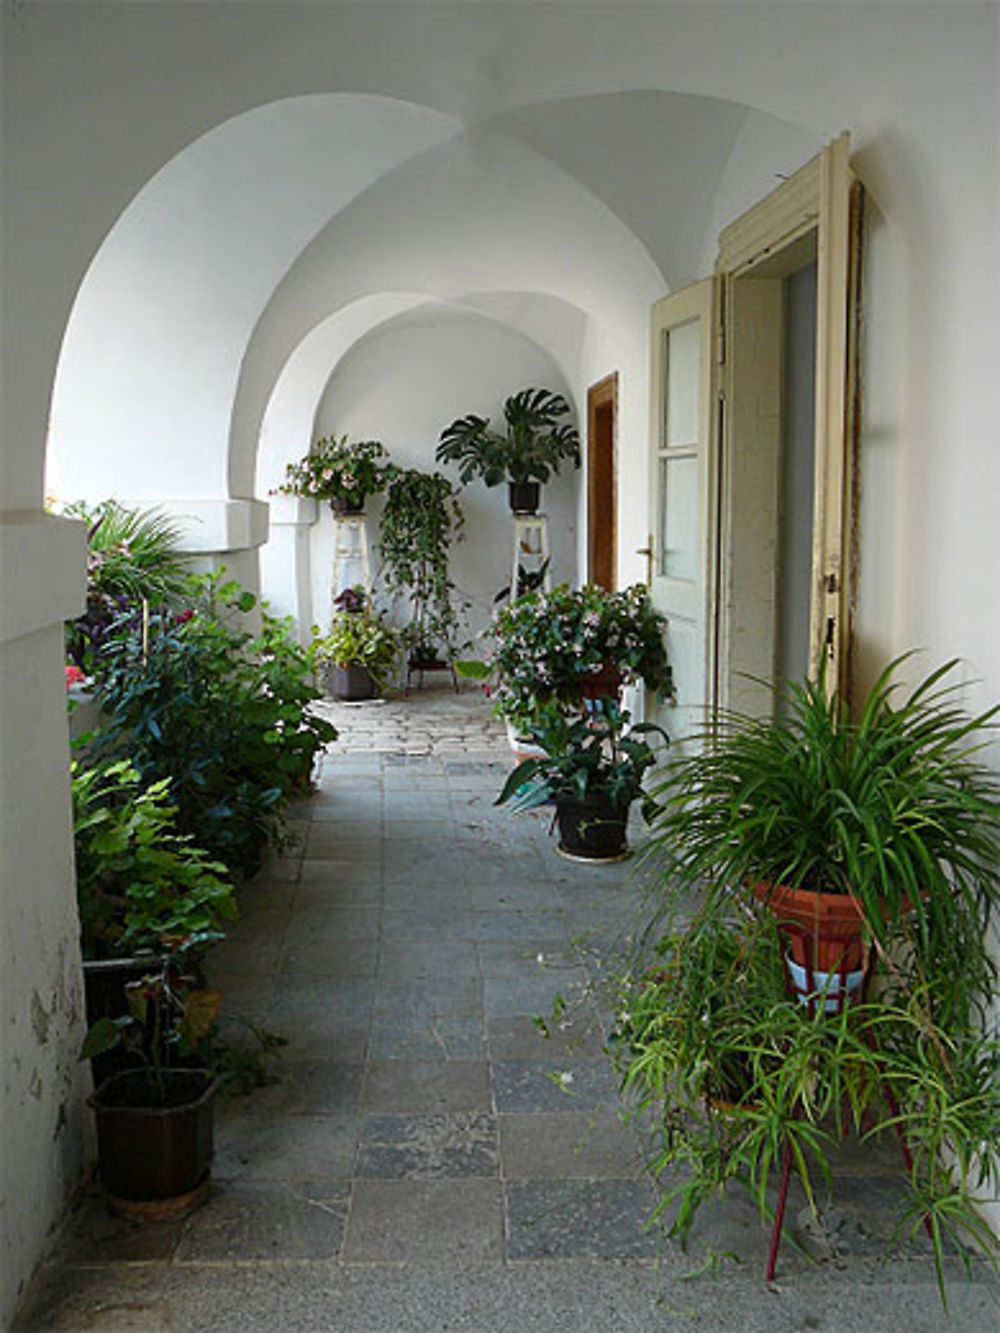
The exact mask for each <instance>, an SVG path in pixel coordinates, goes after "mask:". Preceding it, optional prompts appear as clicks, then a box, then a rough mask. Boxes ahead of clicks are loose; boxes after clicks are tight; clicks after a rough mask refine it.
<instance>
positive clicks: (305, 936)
mask: <svg viewBox="0 0 1000 1333" xmlns="http://www.w3.org/2000/svg"><path fill="white" fill-rule="evenodd" d="M379 926H380V914H379V910H378V908H377V907H375V906H374V905H371V904H369V905H368V906H365V907H341V906H340V904H339V903H338V904H334V905H333V906H331V907H324V906H323V905H322V904H316V903H315V902H311V903H310V904H309V905H308V906H307V907H303V909H302V911H301V912H297V913H296V914H295V918H294V920H293V921H292V923H291V924H290V925H289V927H288V930H287V931H286V933H285V945H286V947H287V948H295V947H296V945H299V944H301V943H305V942H307V941H310V940H314V939H316V938H317V937H318V936H323V937H324V938H326V939H344V940H365V939H374V938H376V937H377V936H378V933H379Z"/></svg>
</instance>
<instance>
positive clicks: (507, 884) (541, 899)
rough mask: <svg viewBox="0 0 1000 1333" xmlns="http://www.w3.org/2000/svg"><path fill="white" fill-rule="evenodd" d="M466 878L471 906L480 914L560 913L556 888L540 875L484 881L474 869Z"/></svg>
mask: <svg viewBox="0 0 1000 1333" xmlns="http://www.w3.org/2000/svg"><path fill="white" fill-rule="evenodd" d="M468 878H469V884H470V886H471V889H470V892H471V898H472V906H473V907H475V908H476V909H477V910H479V911H495V912H502V911H519V912H523V911H529V912H531V911H559V910H560V909H561V908H562V907H563V902H562V899H561V898H560V896H559V894H558V893H557V892H556V890H555V888H554V887H553V886H552V885H551V884H549V883H548V882H547V881H546V880H545V879H544V878H542V877H541V876H536V877H535V878H534V879H527V880H516V879H510V880H500V879H497V880H492V881H483V880H482V879H481V878H480V877H479V875H478V872H477V870H476V869H475V868H474V867H473V868H471V869H470V870H469V872H468Z"/></svg>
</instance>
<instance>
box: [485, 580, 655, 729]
mask: <svg viewBox="0 0 1000 1333" xmlns="http://www.w3.org/2000/svg"><path fill="white" fill-rule="evenodd" d="M665 630H666V620H665V619H664V617H663V616H661V615H660V613H659V612H658V611H656V610H655V609H654V607H653V605H652V603H651V601H650V600H649V593H648V591H647V590H646V588H645V587H644V586H643V585H642V584H638V583H637V584H635V585H634V586H633V587H630V588H625V589H623V590H622V591H620V592H607V591H606V590H605V589H604V588H598V587H596V586H594V585H587V586H586V587H583V588H579V589H572V588H570V587H569V585H568V584H565V583H563V584H560V585H559V586H558V587H556V588H553V589H552V590H551V592H544V591H538V592H533V593H528V594H527V595H526V596H523V597H518V598H517V599H516V600H515V601H512V602H510V603H509V604H508V605H507V606H505V607H503V608H502V609H501V610H499V611H498V612H497V614H496V615H495V617H494V619H493V623H492V626H491V628H490V633H491V635H492V638H493V651H492V654H491V656H490V659H489V661H487V662H476V661H467V662H462V663H460V664H459V669H460V670H461V671H462V672H463V674H465V675H468V676H471V677H473V678H477V679H480V680H484V681H488V682H489V688H490V692H491V695H492V698H493V701H494V706H495V708H496V712H497V713H498V715H499V716H501V717H504V718H506V719H507V720H508V721H509V722H511V723H512V724H513V725H514V727H515V729H516V730H518V731H520V732H522V733H527V732H528V731H529V730H530V727H531V725H532V722H533V720H534V719H535V718H536V717H537V716H538V713H539V710H540V709H544V708H546V707H547V706H548V705H549V704H553V703H554V704H557V705H558V706H560V707H562V708H564V709H569V710H578V709H579V708H580V706H581V702H582V701H583V700H584V699H587V698H591V699H593V698H599V697H601V696H602V695H615V694H616V693H617V690H618V687H619V686H620V685H621V684H622V683H632V682H635V681H639V680H641V681H643V682H644V683H645V685H646V688H647V689H648V690H650V691H651V692H653V693H654V694H655V695H656V696H657V697H658V698H661V699H665V698H668V697H669V696H670V694H671V692H672V690H673V679H672V674H671V670H670V665H669V663H668V661H667V650H666V646H665V643H664V632H665Z"/></svg>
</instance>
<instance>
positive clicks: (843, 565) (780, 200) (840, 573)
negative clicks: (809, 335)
mask: <svg viewBox="0 0 1000 1333" xmlns="http://www.w3.org/2000/svg"><path fill="white" fill-rule="evenodd" d="M849 151H850V140H849V136H848V135H847V134H846V133H845V134H842V135H841V136H840V137H839V138H838V139H836V140H835V141H834V142H833V143H832V144H830V145H829V146H828V147H827V148H825V149H823V151H822V152H821V153H820V154H819V155H818V156H817V157H815V158H813V159H812V160H811V161H810V162H807V163H806V165H805V166H803V167H802V168H800V170H799V171H797V172H796V173H795V174H794V175H793V176H791V177H790V178H789V179H788V180H787V181H785V182H784V183H783V184H782V185H780V186H778V188H777V189H776V190H774V191H772V192H771V193H770V194H769V195H768V196H767V197H766V198H765V199H762V200H761V201H760V203H758V204H756V205H755V206H754V207H753V208H751V209H749V210H748V211H747V212H746V213H744V214H743V215H742V216H741V217H739V218H737V219H736V220H735V221H734V222H732V223H731V224H730V225H729V226H728V227H726V228H725V229H724V230H723V231H722V232H721V234H720V236H719V252H718V259H717V261H716V266H715V272H716V276H717V277H718V279H719V286H720V293H721V299H720V323H721V327H722V329H723V335H722V337H721V339H720V347H719V362H720V391H721V395H722V402H721V406H720V414H719V417H720V423H721V424H720V427H719V431H720V436H721V438H720V439H719V440H718V451H719V456H720V457H721V458H723V459H724V460H725V468H731V467H732V466H733V458H732V448H731V440H730V435H731V432H732V419H733V413H732V405H733V400H734V396H735V390H736V388H737V386H736V385H735V384H734V381H733V370H732V360H733V358H732V357H731V356H727V346H726V344H727V342H728V341H729V339H730V338H731V337H732V336H734V335H735V334H737V333H738V330H737V329H734V328H733V327H732V325H733V319H732V316H733V313H734V312H733V305H732V303H733V299H734V292H735V289H736V285H737V283H738V281H739V279H740V278H744V277H747V276H749V275H751V274H753V275H754V276H760V277H775V276H780V275H781V274H782V271H783V270H784V271H786V272H790V271H791V270H792V268H793V267H794V257H795V256H796V254H798V253H800V252H803V253H804V251H805V249H806V248H807V247H809V246H811V245H812V244H813V243H814V241H813V238H815V244H816V251H817V314H816V394H815V397H816V477H815V483H814V485H815V508H814V522H813V559H812V575H811V585H812V599H811V602H812V614H811V623H810V634H809V641H810V655H809V674H810V676H812V677H813V678H814V679H815V678H816V677H817V676H818V674H819V671H820V667H821V664H822V663H824V662H825V664H826V684H827V688H828V690H830V691H832V690H834V689H839V690H841V691H842V692H844V693H847V692H849V688H850V680H851V644H852V629H853V621H854V612H855V597H856V561H857V463H856V452H857V443H858V439H857V437H858V428H859V405H858V379H857V364H856V363H857V319H858V311H859V300H858V294H859V286H860V254H861V236H860V228H861V187H860V185H859V183H858V182H857V181H856V180H855V178H854V176H853V174H852V172H851V169H850V163H849ZM720 484H721V488H722V493H723V503H721V504H720V508H719V520H720V521H719V529H720V530H719V532H718V534H717V538H718V543H719V547H718V549H719V552H720V558H719V561H718V568H719V582H718V584H717V587H716V598H717V601H716V615H717V617H718V618H719V619H720V620H722V621H724V620H725V607H726V605H727V600H728V591H729V590H728V589H727V587H726V586H725V579H726V569H725V561H724V560H723V559H722V558H721V553H722V552H723V551H725V550H726V548H727V543H728V542H729V540H730V539H731V534H730V533H729V532H727V531H725V529H726V527H727V521H728V512H727V505H726V503H725V493H726V491H727V490H728V481H727V473H726V471H725V469H724V470H723V474H722V476H721V477H720ZM719 642H720V647H721V650H722V652H723V653H724V652H725V647H724V645H725V642H726V627H725V625H724V624H723V625H722V626H721V627H720V633H719ZM718 666H719V664H717V669H718ZM717 679H718V676H717ZM723 693H724V691H723ZM717 703H718V704H721V705H722V706H723V707H725V706H726V705H727V700H726V699H725V698H720V699H718V700H717Z"/></svg>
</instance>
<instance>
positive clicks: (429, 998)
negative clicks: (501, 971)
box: [374, 974, 483, 1021]
mask: <svg viewBox="0 0 1000 1333" xmlns="http://www.w3.org/2000/svg"><path fill="white" fill-rule="evenodd" d="M482 1012H483V986H482V982H481V981H479V979H478V978H477V977H457V976H448V975H447V974H444V975H441V976H437V977H417V978H409V979H400V978H397V977H392V976H389V977H386V976H384V975H383V976H380V977H379V979H378V980H377V981H376V983H375V998H374V1013H375V1015H376V1016H377V1017H379V1018H394V1017H397V1016H398V1017H400V1018H402V1019H404V1020H407V1021H410V1020H413V1019H421V1018H433V1017H435V1016H441V1015H450V1016H453V1017H457V1018H464V1017H466V1016H468V1015H470V1014H471V1015H475V1014H482Z"/></svg>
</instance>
